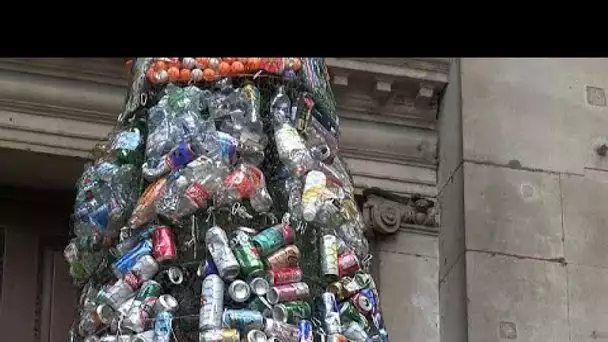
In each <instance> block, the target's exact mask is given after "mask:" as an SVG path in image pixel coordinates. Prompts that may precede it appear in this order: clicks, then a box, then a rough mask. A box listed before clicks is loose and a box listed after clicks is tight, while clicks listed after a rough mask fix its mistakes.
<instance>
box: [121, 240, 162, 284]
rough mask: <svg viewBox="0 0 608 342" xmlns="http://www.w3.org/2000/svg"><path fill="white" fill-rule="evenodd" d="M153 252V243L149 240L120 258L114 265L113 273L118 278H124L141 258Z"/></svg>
mask: <svg viewBox="0 0 608 342" xmlns="http://www.w3.org/2000/svg"><path fill="white" fill-rule="evenodd" d="M150 252H152V241H151V240H149V239H147V240H144V241H142V242H140V243H139V244H138V245H137V246H135V248H133V249H132V250H130V251H128V252H127V253H125V254H123V255H122V256H121V257H120V258H118V259H116V260H115V261H114V262H113V263H112V271H113V272H114V275H116V278H122V276H123V275H125V273H127V272H129V271H130V270H131V269H132V268H133V266H135V263H136V262H137V260H139V258H141V257H142V256H144V255H146V254H150Z"/></svg>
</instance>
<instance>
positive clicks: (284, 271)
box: [266, 267, 303, 286]
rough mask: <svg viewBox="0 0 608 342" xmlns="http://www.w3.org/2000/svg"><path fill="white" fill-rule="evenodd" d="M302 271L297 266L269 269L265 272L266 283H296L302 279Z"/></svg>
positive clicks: (274, 284) (275, 284)
mask: <svg viewBox="0 0 608 342" xmlns="http://www.w3.org/2000/svg"><path fill="white" fill-rule="evenodd" d="M302 277H303V273H302V270H301V269H300V268H299V267H285V268H276V269H271V270H268V272H266V279H268V283H270V284H271V285H273V286H277V285H283V284H290V283H298V282H301V281H302Z"/></svg>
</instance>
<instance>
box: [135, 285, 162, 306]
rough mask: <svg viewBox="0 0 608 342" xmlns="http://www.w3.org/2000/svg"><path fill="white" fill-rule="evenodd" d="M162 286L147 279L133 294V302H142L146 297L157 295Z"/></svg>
mask: <svg viewBox="0 0 608 342" xmlns="http://www.w3.org/2000/svg"><path fill="white" fill-rule="evenodd" d="M162 289H163V288H162V286H160V284H159V283H157V282H156V281H154V280H148V281H146V282H145V283H143V284H142V285H141V288H140V289H139V291H138V292H137V295H136V296H135V302H137V301H140V302H143V301H144V300H145V299H146V298H150V297H158V296H160V293H161V291H162Z"/></svg>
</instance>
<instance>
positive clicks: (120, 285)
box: [102, 279, 135, 310]
mask: <svg viewBox="0 0 608 342" xmlns="http://www.w3.org/2000/svg"><path fill="white" fill-rule="evenodd" d="M133 295H135V291H134V290H133V289H132V288H131V287H130V286H129V285H128V284H127V283H125V282H124V281H123V280H122V279H119V280H118V281H117V282H116V283H114V285H112V286H110V287H109V288H107V289H106V290H105V291H104V292H103V293H102V297H103V298H104V300H105V302H106V303H107V304H108V305H110V306H111V307H112V308H113V309H114V310H118V307H120V305H121V304H122V303H124V302H126V301H127V300H129V298H131V297H133Z"/></svg>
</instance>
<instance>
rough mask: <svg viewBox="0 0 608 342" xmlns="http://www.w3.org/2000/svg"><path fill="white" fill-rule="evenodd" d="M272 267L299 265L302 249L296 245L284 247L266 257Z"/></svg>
mask: <svg viewBox="0 0 608 342" xmlns="http://www.w3.org/2000/svg"><path fill="white" fill-rule="evenodd" d="M266 261H267V262H268V266H269V267H270V268H273V269H275V268H285V267H297V266H298V264H299V262H300V250H299V249H298V247H296V246H295V245H290V246H287V247H283V248H281V249H279V250H278V251H276V252H274V253H272V254H271V255H269V256H268V258H266Z"/></svg>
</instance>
